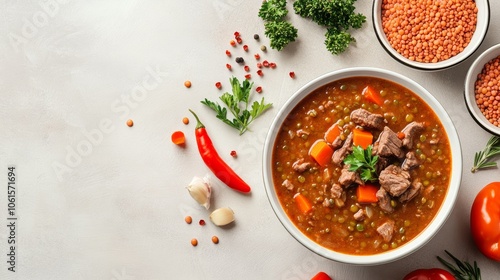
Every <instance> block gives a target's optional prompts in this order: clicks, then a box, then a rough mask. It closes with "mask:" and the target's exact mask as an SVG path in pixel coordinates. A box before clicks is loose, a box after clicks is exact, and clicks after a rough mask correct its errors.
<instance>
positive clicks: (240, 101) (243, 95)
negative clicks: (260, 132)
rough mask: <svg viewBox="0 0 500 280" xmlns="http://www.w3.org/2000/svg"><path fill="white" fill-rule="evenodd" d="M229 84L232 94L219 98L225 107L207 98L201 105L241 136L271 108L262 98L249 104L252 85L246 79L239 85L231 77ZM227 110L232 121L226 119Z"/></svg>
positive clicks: (237, 81) (225, 94)
mask: <svg viewBox="0 0 500 280" xmlns="http://www.w3.org/2000/svg"><path fill="white" fill-rule="evenodd" d="M229 82H230V83H231V88H232V93H229V92H226V93H224V94H222V95H221V96H220V97H219V99H220V100H221V101H222V103H224V105H225V107H224V106H221V105H220V104H219V103H217V102H213V101H210V100H208V99H207V98H205V100H202V101H201V103H202V104H204V105H206V106H208V107H209V108H211V109H212V110H214V111H215V113H216V117H217V118H218V119H220V120H222V121H223V122H224V123H225V124H227V125H229V126H230V127H233V128H235V129H237V130H238V131H239V132H240V135H242V134H243V133H245V132H246V131H247V130H248V126H249V125H250V123H252V122H253V121H254V120H255V119H256V118H257V117H259V116H260V115H262V113H264V112H265V111H266V110H267V109H269V108H271V106H272V103H265V101H264V97H262V99H261V100H260V102H258V101H254V102H253V103H251V102H250V91H251V89H252V86H253V83H250V82H249V81H248V80H246V79H245V80H244V81H243V82H242V83H240V81H239V80H238V79H237V78H236V77H232V78H230V79H229ZM250 104H251V105H250ZM228 110H229V112H230V113H231V114H232V115H233V118H232V119H229V118H228V114H227V113H228Z"/></svg>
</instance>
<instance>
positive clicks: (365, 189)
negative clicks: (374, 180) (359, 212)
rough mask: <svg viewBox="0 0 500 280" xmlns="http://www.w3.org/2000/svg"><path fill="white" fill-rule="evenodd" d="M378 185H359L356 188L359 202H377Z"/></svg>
mask: <svg viewBox="0 0 500 280" xmlns="http://www.w3.org/2000/svg"><path fill="white" fill-rule="evenodd" d="M377 191H378V187H376V186H374V185H370V184H365V185H359V186H358V189H357V190H356V196H357V197H358V202H359V203H375V202H378V198H377Z"/></svg>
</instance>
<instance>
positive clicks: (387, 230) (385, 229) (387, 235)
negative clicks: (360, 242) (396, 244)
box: [377, 220, 394, 242]
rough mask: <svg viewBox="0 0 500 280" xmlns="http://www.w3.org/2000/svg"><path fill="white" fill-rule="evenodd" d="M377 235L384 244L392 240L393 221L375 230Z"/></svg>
mask: <svg viewBox="0 0 500 280" xmlns="http://www.w3.org/2000/svg"><path fill="white" fill-rule="evenodd" d="M377 232H378V234H380V236H382V238H383V239H384V241H385V242H389V241H391V239H392V234H393V233H394V221H393V220H388V221H387V222H385V223H383V224H381V225H380V226H379V227H378V228H377Z"/></svg>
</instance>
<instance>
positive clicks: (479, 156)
mask: <svg viewBox="0 0 500 280" xmlns="http://www.w3.org/2000/svg"><path fill="white" fill-rule="evenodd" d="M498 154H500V137H498V136H492V137H491V138H490V140H488V143H486V147H485V148H484V150H482V151H480V152H477V153H476V155H475V156H474V166H473V167H472V169H471V170H470V171H471V172H472V173H474V172H476V171H477V170H479V169H483V168H491V167H496V166H497V163H496V162H492V161H488V160H489V159H490V158H491V157H493V156H495V155H498Z"/></svg>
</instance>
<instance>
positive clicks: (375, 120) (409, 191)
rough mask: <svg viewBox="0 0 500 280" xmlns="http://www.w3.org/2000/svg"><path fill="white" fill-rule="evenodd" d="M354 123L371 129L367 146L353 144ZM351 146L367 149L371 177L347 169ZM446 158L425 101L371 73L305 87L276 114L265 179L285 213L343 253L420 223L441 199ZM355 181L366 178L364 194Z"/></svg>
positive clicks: (403, 236) (363, 250) (371, 248)
mask: <svg viewBox="0 0 500 280" xmlns="http://www.w3.org/2000/svg"><path fill="white" fill-rule="evenodd" d="M368 91H373V92H372V93H371V95H370V93H368ZM372 95H373V96H375V97H376V98H374V97H370V96H372ZM360 116H361V118H360ZM333 130H335V131H337V132H336V133H331V131H333ZM357 131H361V132H363V133H361V134H360V135H366V134H369V135H371V137H372V138H370V137H368V138H369V139H370V141H369V144H370V145H369V146H365V147H364V148H361V144H360V145H357V142H358V143H361V142H359V141H360V140H356V139H359V137H358V138H356V133H357ZM353 134H355V136H353ZM332 135H333V136H332ZM353 138H354V140H353ZM410 138H411V139H410ZM388 141H389V142H388ZM317 143H322V144H321V145H318V144H317ZM325 143H326V145H325ZM319 146H321V149H320V148H316V147H319ZM395 146H397V149H395V148H394V147H395ZM358 148H359V149H361V151H364V152H365V153H364V155H365V156H366V157H367V158H368V159H373V158H375V157H376V158H377V160H374V161H372V163H374V162H376V164H374V166H373V167H374V169H373V170H372V172H373V174H374V178H371V179H367V177H366V176H365V175H366V174H365V172H361V171H360V170H359V169H358V170H357V171H352V170H351V169H350V168H351V167H352V165H355V164H354V163H353V162H352V161H351V162H349V161H348V159H349V158H351V160H352V158H353V156H352V155H354V154H355V152H354V151H355V150H356V149H358ZM398 149H399V150H398ZM325 151H326V152H325ZM358 151H359V150H358ZM361 154H362V155H363V153H361ZM369 154H371V156H372V157H370V155H369ZM358 155H359V154H358ZM325 158H326V160H324V159H325ZM346 162H349V163H350V164H346ZM451 168H452V159H451V147H450V143H449V140H448V136H447V135H446V131H445V129H444V127H443V125H442V123H441V122H440V120H439V119H438V117H437V116H436V114H435V113H434V112H433V111H432V109H431V108H430V107H429V106H428V105H427V104H426V103H425V102H424V101H423V100H422V99H421V98H420V97H418V96H417V95H416V94H415V93H413V92H411V91H410V90H408V89H406V88H405V87H402V86H400V85H398V84H396V83H393V82H391V81H388V80H384V79H380V78H374V77H352V78H345V79H341V80H338V81H335V82H332V83H329V84H327V85H324V86H322V87H320V88H318V89H316V90H314V91H313V92H311V93H310V94H309V95H308V96H306V97H305V98H304V99H303V100H302V101H300V103H298V104H297V106H295V108H294V109H293V110H292V111H291V112H290V114H289V115H288V116H287V117H286V119H285V120H284V122H283V124H282V125H281V128H280V130H279V131H278V134H277V136H276V140H275V142H274V148H273V155H272V176H273V182H274V188H275V191H276V195H277V197H278V200H279V202H280V204H281V206H282V208H283V210H284V211H285V212H286V214H287V216H288V217H289V219H290V220H291V221H292V222H293V223H294V225H295V226H296V227H297V228H298V229H299V230H300V231H301V232H302V233H303V234H304V235H306V236H307V237H308V238H310V239H311V240H313V241H314V242H316V243H318V244H319V245H321V246H323V247H325V248H328V249H331V250H334V251H336V252H341V253H346V254H353V255H371V254H377V253H382V252H385V251H388V250H391V249H395V248H397V247H399V246H402V245H404V244H405V243H406V242H408V241H410V240H412V239H413V238H415V237H416V236H417V235H418V234H419V233H420V232H422V231H423V230H424V229H425V228H426V227H427V225H428V224H429V223H430V222H431V221H432V219H433V218H434V216H435V215H436V213H437V212H438V210H439V208H440V206H441V204H442V202H443V200H444V197H445V195H446V192H447V189H448V186H449V184H450V177H451ZM365 180H366V181H365ZM360 186H363V187H364V186H371V187H370V188H369V189H372V194H371V196H370V195H368V196H367V197H370V198H369V199H368V200H365V199H366V198H365V197H366V195H365V194H364V193H363V192H360V190H361V189H362V187H360ZM375 191H376V194H375ZM367 193H369V192H367ZM372 199H375V200H372Z"/></svg>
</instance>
